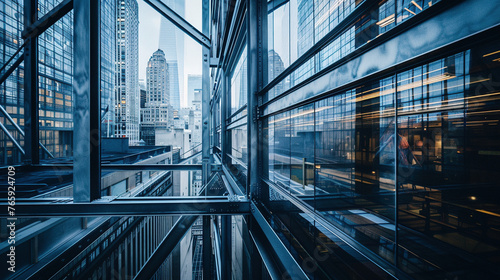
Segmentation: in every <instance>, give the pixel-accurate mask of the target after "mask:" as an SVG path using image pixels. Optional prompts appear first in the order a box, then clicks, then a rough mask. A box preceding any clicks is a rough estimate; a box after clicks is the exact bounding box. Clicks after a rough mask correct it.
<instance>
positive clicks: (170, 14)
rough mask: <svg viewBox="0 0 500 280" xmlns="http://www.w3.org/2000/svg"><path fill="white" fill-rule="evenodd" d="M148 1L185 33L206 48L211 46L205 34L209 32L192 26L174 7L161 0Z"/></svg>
mask: <svg viewBox="0 0 500 280" xmlns="http://www.w3.org/2000/svg"><path fill="white" fill-rule="evenodd" d="M144 1H145V2H146V3H148V4H149V5H150V6H151V7H153V9H155V10H157V11H158V12H159V13H160V14H161V15H162V16H164V17H165V18H167V19H168V20H169V21H170V22H172V23H173V24H174V25H175V26H177V27H179V28H180V29H181V30H182V31H184V33H186V34H187V35H188V36H189V37H191V38H193V39H194V40H195V41H196V42H198V43H200V44H201V45H202V46H203V47H205V48H210V39H209V38H208V37H207V36H206V35H205V34H208V32H205V31H204V32H203V33H202V32H200V31H199V30H198V29H196V28H195V27H194V26H192V25H191V24H190V23H189V22H187V21H186V20H185V19H184V18H183V17H181V16H180V15H178V14H177V13H176V12H174V11H173V10H172V9H170V8H169V7H168V6H167V5H165V4H164V3H163V2H162V1H160V0H144Z"/></svg>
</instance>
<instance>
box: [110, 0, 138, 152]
mask: <svg viewBox="0 0 500 280" xmlns="http://www.w3.org/2000/svg"><path fill="white" fill-rule="evenodd" d="M116 13H117V14H116V17H117V20H116V63H115V65H116V72H115V73H116V74H115V76H116V77H115V79H116V87H115V99H116V102H115V106H114V108H115V134H114V136H116V137H127V138H128V139H129V143H130V145H136V144H137V143H138V141H139V122H140V102H141V101H140V87H139V46H138V41H139V9H138V4H137V1H135V0H126V1H117V5H116Z"/></svg>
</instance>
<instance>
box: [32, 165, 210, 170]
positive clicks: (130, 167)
mask: <svg viewBox="0 0 500 280" xmlns="http://www.w3.org/2000/svg"><path fill="white" fill-rule="evenodd" d="M33 167H34V168H35V169H37V170H43V169H49V170H55V169H56V170H57V169H59V170H66V169H68V170H69V169H72V168H73V165H72V164H39V165H33ZM101 170H107V171H135V170H158V171H168V170H175V171H197V170H201V164H102V165H101Z"/></svg>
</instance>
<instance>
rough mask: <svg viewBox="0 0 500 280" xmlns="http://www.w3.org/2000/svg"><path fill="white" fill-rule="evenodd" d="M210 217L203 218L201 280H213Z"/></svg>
mask: <svg viewBox="0 0 500 280" xmlns="http://www.w3.org/2000/svg"><path fill="white" fill-rule="evenodd" d="M210 218H211V217H210V216H203V279H214V277H213V275H212V240H211V238H210Z"/></svg>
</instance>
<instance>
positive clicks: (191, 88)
mask: <svg viewBox="0 0 500 280" xmlns="http://www.w3.org/2000/svg"><path fill="white" fill-rule="evenodd" d="M187 87H188V91H187V97H188V98H187V107H189V108H192V107H193V104H194V102H196V101H199V102H201V95H198V96H196V93H195V92H196V91H197V90H198V91H199V90H201V75H193V74H188V81H187Z"/></svg>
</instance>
